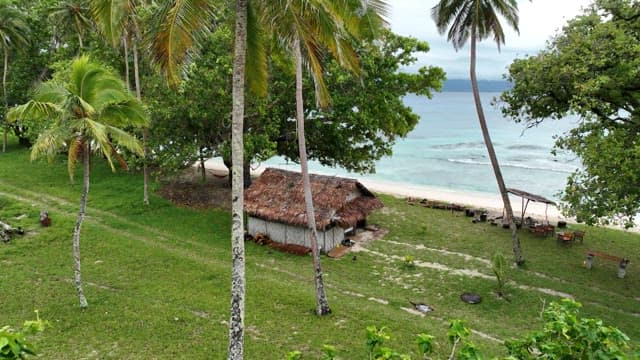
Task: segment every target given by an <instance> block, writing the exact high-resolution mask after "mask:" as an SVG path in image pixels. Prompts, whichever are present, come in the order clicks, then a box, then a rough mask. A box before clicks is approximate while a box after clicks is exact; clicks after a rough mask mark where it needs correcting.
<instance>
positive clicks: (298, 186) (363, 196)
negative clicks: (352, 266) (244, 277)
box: [244, 168, 383, 252]
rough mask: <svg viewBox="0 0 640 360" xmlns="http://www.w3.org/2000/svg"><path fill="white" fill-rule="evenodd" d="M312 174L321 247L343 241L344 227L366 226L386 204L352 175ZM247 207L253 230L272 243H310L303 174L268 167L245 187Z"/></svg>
mask: <svg viewBox="0 0 640 360" xmlns="http://www.w3.org/2000/svg"><path fill="white" fill-rule="evenodd" d="M310 178H311V179H310V180H311V192H312V194H313V203H314V208H315V215H316V227H317V230H318V246H319V247H320V248H321V250H322V251H325V252H327V251H329V250H331V249H333V248H334V247H335V246H336V245H338V244H340V242H341V241H342V240H344V238H345V231H348V230H351V229H354V228H356V227H359V226H364V224H365V223H366V218H367V216H368V215H369V214H370V213H371V212H372V211H373V210H375V209H379V208H382V206H383V205H382V202H381V201H380V200H379V199H378V198H377V197H375V195H373V194H372V193H371V192H370V191H369V190H367V188H365V187H364V185H362V184H361V183H359V182H358V181H356V180H354V179H346V178H340V177H335V176H323V175H315V174H312V175H311V176H310ZM244 208H245V211H246V212H247V215H248V222H247V227H248V231H249V234H251V235H253V236H255V234H257V233H263V234H266V235H268V236H269V237H270V238H271V240H273V241H277V242H280V243H284V244H298V245H303V246H307V247H311V244H310V240H309V230H308V228H307V215H306V211H305V202H304V189H303V187H302V177H301V175H300V173H298V172H291V171H286V170H281V169H274V168H268V169H266V170H265V171H264V172H263V173H262V175H260V177H259V178H257V179H256V180H255V181H253V183H252V184H251V186H250V187H249V188H248V189H246V190H245V193H244Z"/></svg>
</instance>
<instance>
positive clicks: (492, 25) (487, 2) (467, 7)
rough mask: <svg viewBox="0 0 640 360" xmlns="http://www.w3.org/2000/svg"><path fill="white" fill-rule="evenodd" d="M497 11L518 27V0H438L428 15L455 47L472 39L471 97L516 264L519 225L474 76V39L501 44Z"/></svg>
mask: <svg viewBox="0 0 640 360" xmlns="http://www.w3.org/2000/svg"><path fill="white" fill-rule="evenodd" d="M498 15H500V16H502V17H503V18H504V19H505V20H506V21H507V23H508V24H509V25H510V26H511V27H512V28H513V29H515V30H516V31H518V4H517V2H516V0H441V1H440V2H439V3H438V4H437V5H436V6H434V7H433V8H432V9H431V17H432V18H433V20H434V21H435V22H436V27H437V28H438V32H440V34H444V33H445V32H447V29H448V30H449V31H448V32H447V40H449V41H451V43H452V44H453V47H454V49H456V51H457V50H459V49H461V48H462V47H463V46H464V44H465V43H466V42H467V40H469V39H471V60H470V63H471V64H470V68H469V73H470V76H471V86H472V89H473V99H474V101H475V104H476V111H477V113H478V121H479V122H480V128H481V129H482V136H483V138H484V143H485V145H486V146H487V152H488V153H489V159H490V160H491V166H492V167H493V172H494V173H495V176H496V180H497V182H498V188H499V189H500V195H501V196H502V201H503V203H504V208H505V210H506V217H507V219H506V220H507V221H508V222H509V227H510V229H511V238H512V247H513V254H514V256H515V262H516V264H518V265H522V264H524V257H523V255H522V249H521V247H520V239H519V238H518V229H517V226H516V224H515V221H513V209H512V208H511V202H510V201H509V194H508V192H507V187H506V186H505V184H504V178H503V177H502V172H501V171H500V165H499V164H498V159H497V157H496V152H495V150H494V148H493V143H492V142H491V137H490V136H489V129H488V128H487V122H486V120H485V117H484V111H483V110H482V103H481V102H480V91H479V90H478V79H477V78H476V42H477V41H481V40H484V39H486V38H488V37H489V36H493V40H494V41H495V42H496V44H497V45H498V51H499V50H500V45H501V44H504V32H503V30H502V25H501V24H500V21H499V18H498Z"/></svg>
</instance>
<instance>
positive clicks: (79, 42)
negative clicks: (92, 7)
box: [76, 19, 84, 52]
mask: <svg viewBox="0 0 640 360" xmlns="http://www.w3.org/2000/svg"><path fill="white" fill-rule="evenodd" d="M81 29H82V26H81V25H80V21H79V20H78V19H76V31H77V32H78V45H79V46H80V52H82V48H83V47H84V46H83V44H82V33H81V32H80V30H81Z"/></svg>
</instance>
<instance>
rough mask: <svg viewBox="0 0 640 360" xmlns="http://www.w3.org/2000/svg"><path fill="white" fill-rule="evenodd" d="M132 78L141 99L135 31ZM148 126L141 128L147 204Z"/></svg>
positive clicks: (143, 174) (144, 200)
mask: <svg viewBox="0 0 640 360" xmlns="http://www.w3.org/2000/svg"><path fill="white" fill-rule="evenodd" d="M132 47H133V79H134V81H135V84H136V97H137V98H138V100H140V101H142V90H141V86H140V69H139V66H138V35H137V33H136V35H135V38H134V40H133V44H132ZM148 140H149V128H148V127H146V126H145V127H144V128H143V129H142V157H143V159H142V177H143V182H144V184H143V187H142V189H143V191H142V203H143V204H145V205H149V167H148V166H147V156H148V155H149V147H148V143H147V142H148Z"/></svg>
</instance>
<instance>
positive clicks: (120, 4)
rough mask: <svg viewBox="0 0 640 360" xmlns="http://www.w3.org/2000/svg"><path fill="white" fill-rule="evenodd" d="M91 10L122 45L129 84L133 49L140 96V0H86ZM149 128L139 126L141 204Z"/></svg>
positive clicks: (116, 43)
mask: <svg viewBox="0 0 640 360" xmlns="http://www.w3.org/2000/svg"><path fill="white" fill-rule="evenodd" d="M90 5H91V13H92V14H93V17H94V19H95V21H96V23H97V25H98V27H99V28H100V31H101V32H102V34H103V36H104V37H105V38H106V40H107V42H109V43H110V44H111V46H113V47H114V48H118V47H119V46H120V43H121V42H122V44H123V47H124V56H125V66H126V71H125V74H126V82H127V84H129V53H128V46H129V44H130V45H131V48H132V50H133V78H134V84H135V91H136V97H137V98H138V100H142V88H141V84H140V70H139V69H140V66H139V57H138V49H139V46H140V43H141V40H142V34H141V32H140V25H139V19H138V14H137V9H138V8H139V7H141V6H143V5H144V4H143V1H131V0H90ZM148 135H149V129H148V128H147V127H145V128H143V129H142V144H143V150H144V155H143V157H144V161H143V163H142V167H143V168H142V173H143V196H142V197H143V198H142V202H143V203H144V204H145V205H148V204H149V169H148V167H147V153H148V149H147V140H148V139H147V138H148Z"/></svg>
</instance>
